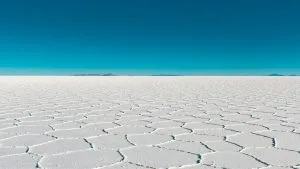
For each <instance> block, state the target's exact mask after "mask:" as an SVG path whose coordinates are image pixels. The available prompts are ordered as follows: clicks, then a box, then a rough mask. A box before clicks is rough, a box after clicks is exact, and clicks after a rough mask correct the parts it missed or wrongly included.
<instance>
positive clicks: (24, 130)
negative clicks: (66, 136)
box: [0, 125, 52, 135]
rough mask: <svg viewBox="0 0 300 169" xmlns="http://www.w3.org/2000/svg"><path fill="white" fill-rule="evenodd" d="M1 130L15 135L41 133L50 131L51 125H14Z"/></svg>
mask: <svg viewBox="0 0 300 169" xmlns="http://www.w3.org/2000/svg"><path fill="white" fill-rule="evenodd" d="M0 131H1V132H6V133H15V134H17V135H22V134H42V133H44V132H47V131H52V129H51V127H49V126H36V125H34V126H15V127H10V128H6V129H3V130H0Z"/></svg>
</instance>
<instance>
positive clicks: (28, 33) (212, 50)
mask: <svg viewBox="0 0 300 169" xmlns="http://www.w3.org/2000/svg"><path fill="white" fill-rule="evenodd" d="M299 9H300V1H299V0H107V1H102V0H51V1H47V0H46V1H43V0H10V1H7V0H0V69H7V70H13V69H17V70H25V69H38V70H48V71H53V72H54V71H55V70H61V69H65V70H81V69H82V70H83V69H84V70H92V69H93V70H95V69H98V70H110V71H114V70H124V71H126V70H133V71H136V72H138V71H150V72H151V71H156V72H159V71H160V70H161V71H165V70H175V71H176V72H179V73H180V72H186V71H199V72H200V71H206V70H220V71H226V70H240V69H243V70H247V69H248V70H250V69H251V70H253V69H257V70H261V69H275V70H276V69H278V70H279V69H280V70H282V69H297V70H299V69H300V10H299Z"/></svg>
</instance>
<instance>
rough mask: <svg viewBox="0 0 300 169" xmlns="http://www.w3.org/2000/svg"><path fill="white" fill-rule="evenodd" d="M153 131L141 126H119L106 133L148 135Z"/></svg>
mask: <svg viewBox="0 0 300 169" xmlns="http://www.w3.org/2000/svg"><path fill="white" fill-rule="evenodd" d="M153 130H154V129H152V128H148V127H143V126H120V127H116V128H112V129H107V130H106V131H107V132H109V133H112V134H143V133H150V132H152V131H153Z"/></svg>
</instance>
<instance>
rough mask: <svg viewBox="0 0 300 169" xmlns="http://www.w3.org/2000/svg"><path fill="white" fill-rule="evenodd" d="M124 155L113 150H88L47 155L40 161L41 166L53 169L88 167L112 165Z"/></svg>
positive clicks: (80, 168)
mask: <svg viewBox="0 0 300 169" xmlns="http://www.w3.org/2000/svg"><path fill="white" fill-rule="evenodd" d="M122 159H123V157H122V156H121V155H120V154H119V153H118V152H117V151H113V150H109V149H106V150H86V151H76V152H71V153H65V154H61V155H53V156H45V157H43V158H42V159H41V161H40V166H41V168H51V169H88V168H97V167H102V166H106V165H110V164H113V163H116V162H118V161H121V160H122Z"/></svg>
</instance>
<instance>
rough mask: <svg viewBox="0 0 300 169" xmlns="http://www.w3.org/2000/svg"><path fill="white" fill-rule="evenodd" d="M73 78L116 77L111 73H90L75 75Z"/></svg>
mask: <svg viewBox="0 0 300 169" xmlns="http://www.w3.org/2000/svg"><path fill="white" fill-rule="evenodd" d="M73 76H117V75H115V74H112V73H104V74H97V73H96V74H91V73H86V74H85V73H83V74H75V75H73Z"/></svg>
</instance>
